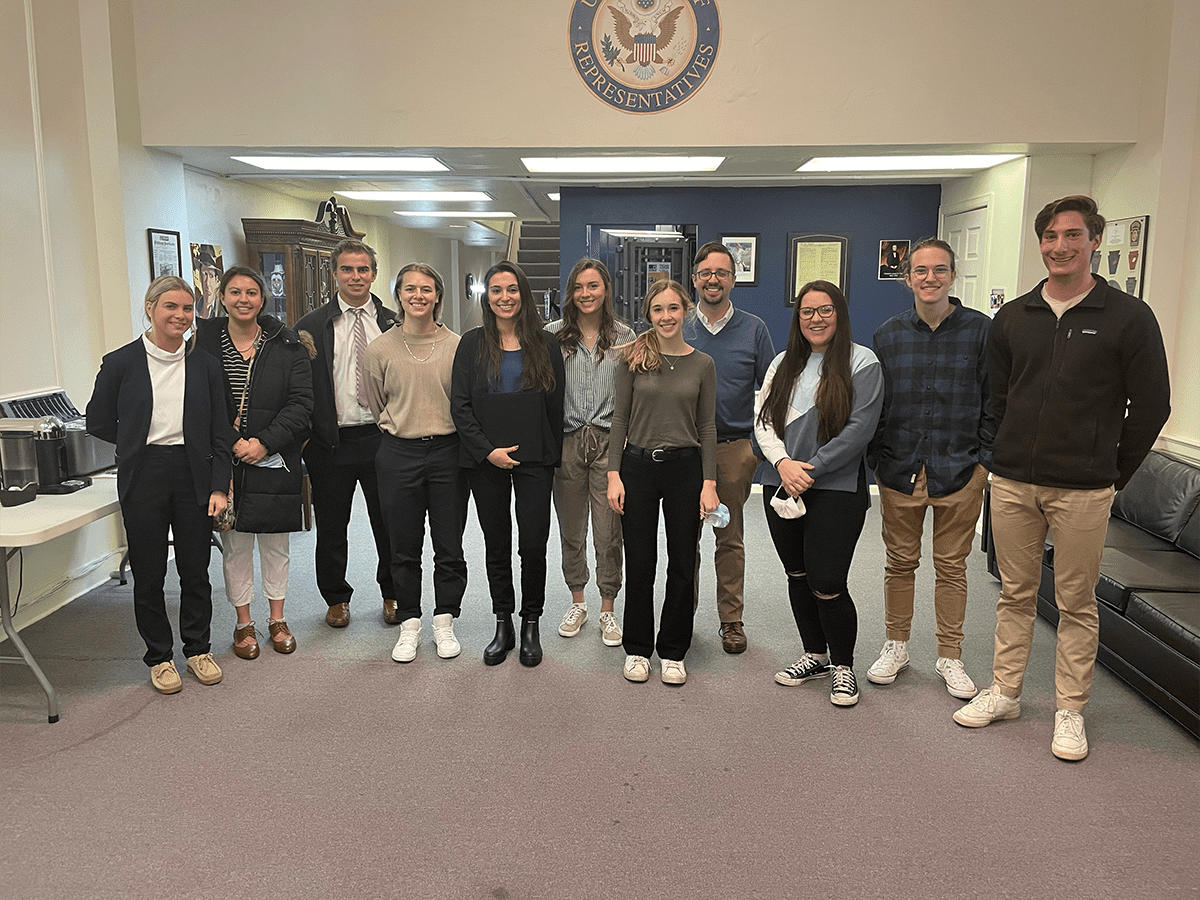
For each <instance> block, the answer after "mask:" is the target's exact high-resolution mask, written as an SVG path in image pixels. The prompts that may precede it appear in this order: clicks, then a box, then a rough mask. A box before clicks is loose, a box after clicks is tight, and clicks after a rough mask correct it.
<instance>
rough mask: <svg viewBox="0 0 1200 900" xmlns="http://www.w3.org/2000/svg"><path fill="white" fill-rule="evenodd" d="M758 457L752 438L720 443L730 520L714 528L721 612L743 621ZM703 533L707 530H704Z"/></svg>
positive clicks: (720, 476) (722, 493) (720, 484)
mask: <svg viewBox="0 0 1200 900" xmlns="http://www.w3.org/2000/svg"><path fill="white" fill-rule="evenodd" d="M758 462H759V461H758V457H757V456H755V455H754V449H753V448H752V446H751V444H750V439H749V438H746V439H745V440H740V441H725V442H724V443H719V444H717V496H718V497H719V498H720V500H721V502H722V503H724V504H725V505H726V506H727V507H729V524H728V525H727V526H726V527H725V528H714V529H712V533H713V535H714V536H715V537H716V550H715V552H714V553H713V563H714V565H715V568H716V572H717V614H718V615H719V616H720V619H721V621H722V622H740V621H742V605H743V601H744V594H745V583H746V546H745V544H744V543H743V542H742V532H743V526H742V523H743V518H742V512H743V511H742V507H744V506H745V505H746V500H747V498H749V496H750V486H751V485H752V484H753V483H754V473H755V472H756V471H757V470H758ZM702 533H703V532H702ZM693 605H694V606H695V607H699V605H700V547H699V546H697V547H696V588H695V598H694V603H693Z"/></svg>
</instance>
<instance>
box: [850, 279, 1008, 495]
mask: <svg viewBox="0 0 1200 900" xmlns="http://www.w3.org/2000/svg"><path fill="white" fill-rule="evenodd" d="M950 302H951V303H952V304H953V305H954V309H953V311H952V312H951V313H950V315H948V316H947V317H946V318H945V319H944V320H942V322H941V324H940V325H938V327H937V329H936V330H934V329H931V328H930V327H929V325H927V324H926V323H925V321H924V320H923V319H922V318H921V317H920V316H918V315H917V311H916V307H910V308H909V309H907V310H905V311H904V312H902V313H900V314H899V315H895V316H892V318H890V319H888V320H887V321H886V322H884V323H883V324H882V325H880V326H879V330H878V331H876V332H875V337H874V340H873V341H872V345H871V346H872V349H873V350H874V351H875V355H876V356H878V357H879V362H880V364H881V365H882V366H883V376H884V400H883V413H882V414H881V415H880V417H879V427H878V429H877V430H876V432H875V438H874V440H872V442H871V447H870V451H869V452H868V456H867V462H868V464H869V465H870V466H871V468H873V469H874V470H875V478H876V480H877V481H878V482H879V483H880V484H882V485H884V486H885V487H889V488H891V489H892V490H895V491H902V492H904V493H906V494H911V493H912V492H913V483H914V482H915V481H916V479H917V475H918V474H919V473H920V471H921V468H922V467H924V468H925V478H926V483H927V485H928V489H929V495H930V496H931V497H944V496H946V495H947V494H952V493H954V492H955V491H958V490H961V489H962V488H964V487H965V486H966V484H967V482H968V481H970V480H971V475H972V474H973V473H974V471H975V466H976V465H977V464H979V463H982V464H983V465H984V466H989V465H990V464H991V451H992V439H993V438H994V437H995V436H996V422H995V419H994V418H993V415H992V402H991V386H990V383H989V376H988V359H987V339H988V330H989V329H990V328H991V324H992V320H991V319H990V318H988V316H986V315H985V314H983V313H981V312H979V311H978V310H974V309H969V308H967V307H964V306H963V305H962V304H961V303H960V302H959V301H958V299H957V298H955V297H951V298H950Z"/></svg>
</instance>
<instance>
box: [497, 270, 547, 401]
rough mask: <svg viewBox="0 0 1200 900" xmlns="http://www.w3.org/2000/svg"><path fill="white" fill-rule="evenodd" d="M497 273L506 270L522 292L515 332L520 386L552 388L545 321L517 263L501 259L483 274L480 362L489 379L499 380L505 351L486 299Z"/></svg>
mask: <svg viewBox="0 0 1200 900" xmlns="http://www.w3.org/2000/svg"><path fill="white" fill-rule="evenodd" d="M499 272H508V273H509V274H511V275H513V276H514V277H516V279H517V290H519V291H520V293H521V308H520V309H519V310H517V321H516V332H517V340H518V341H520V343H521V387H522V388H523V389H525V390H535V391H547V392H549V391H552V390H554V367H553V366H552V365H551V364H550V345H549V343H548V341H547V338H548V335H547V334H546V331H545V322H543V321H542V314H541V313H540V312H538V308H537V306H536V305H535V304H534V302H533V291H532V290H530V287H529V279H528V278H526V277H525V273H524V272H522V271H521V267H520V266H518V265H517V264H516V263H513V262H509V261H508V260H502V261H501V262H498V263H496V264H495V265H494V266H492V267H491V268H490V269H488V270H487V274H486V275H484V276H483V296H482V297H481V298H480V301H479V302H480V305H481V306H482V307H483V342H482V343H481V344H480V345H479V361H480V363H482V365H483V370H484V371H485V372H486V373H487V375H488V380H489V381H492V382H496V381H499V380H500V362H501V360H502V359H503V358H504V351H503V350H502V348H501V347H500V329H499V328H498V327H497V326H496V314H495V313H494V312H492V304H491V302H490V301H489V300H488V289H489V288H490V287H491V280H492V278H493V276H495V275H496V274H497V273H499Z"/></svg>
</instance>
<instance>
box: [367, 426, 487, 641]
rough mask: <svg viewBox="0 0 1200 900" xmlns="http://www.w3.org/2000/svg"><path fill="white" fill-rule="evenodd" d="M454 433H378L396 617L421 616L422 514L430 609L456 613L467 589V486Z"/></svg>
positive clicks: (377, 462)
mask: <svg viewBox="0 0 1200 900" xmlns="http://www.w3.org/2000/svg"><path fill="white" fill-rule="evenodd" d="M458 454H459V441H458V435H457V434H445V435H438V436H436V437H431V438H417V439H409V438H398V437H393V436H392V435H390V434H385V435H384V436H383V441H382V442H381V443H380V445H379V452H378V454H377V455H376V457H375V470H376V472H377V473H378V475H379V502H380V503H381V504H382V506H383V513H384V516H385V517H386V519H387V529H388V535H389V536H390V538H391V565H392V567H391V572H392V584H394V585H395V586H396V608H397V610H398V611H399V614H400V621H401V622H403V621H404V620H405V619H413V618H418V619H419V618H420V617H421V555H422V553H423V551H424V549H425V518H426V516H428V517H429V537H430V539H431V540H432V541H433V602H434V607H433V614H434V615H435V616H440V615H443V614H445V613H450V614H451V615H453V616H455V617H456V618H457V617H458V614H459V613H460V612H461V611H462V598H463V593H464V592H465V591H466V589H467V562H466V560H465V559H464V558H463V548H462V538H463V528H464V527H465V526H466V523H467V498H468V497H469V496H470V489H469V487H468V484H467V477H466V472H465V471H464V470H463V469H462V468H461V467H460V466H459V464H458Z"/></svg>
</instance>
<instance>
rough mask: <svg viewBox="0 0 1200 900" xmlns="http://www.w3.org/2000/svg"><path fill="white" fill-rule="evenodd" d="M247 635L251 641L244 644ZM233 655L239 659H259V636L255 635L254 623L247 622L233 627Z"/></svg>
mask: <svg viewBox="0 0 1200 900" xmlns="http://www.w3.org/2000/svg"><path fill="white" fill-rule="evenodd" d="M247 637H249V638H250V643H248V644H242V643H239V642H240V641H244V640H245V639H246V638H247ZM233 655H234V656H236V657H238V658H239V659H258V638H256V637H255V636H254V623H253V622H247V623H246V624H245V625H238V626H237V627H236V628H234V629H233Z"/></svg>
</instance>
